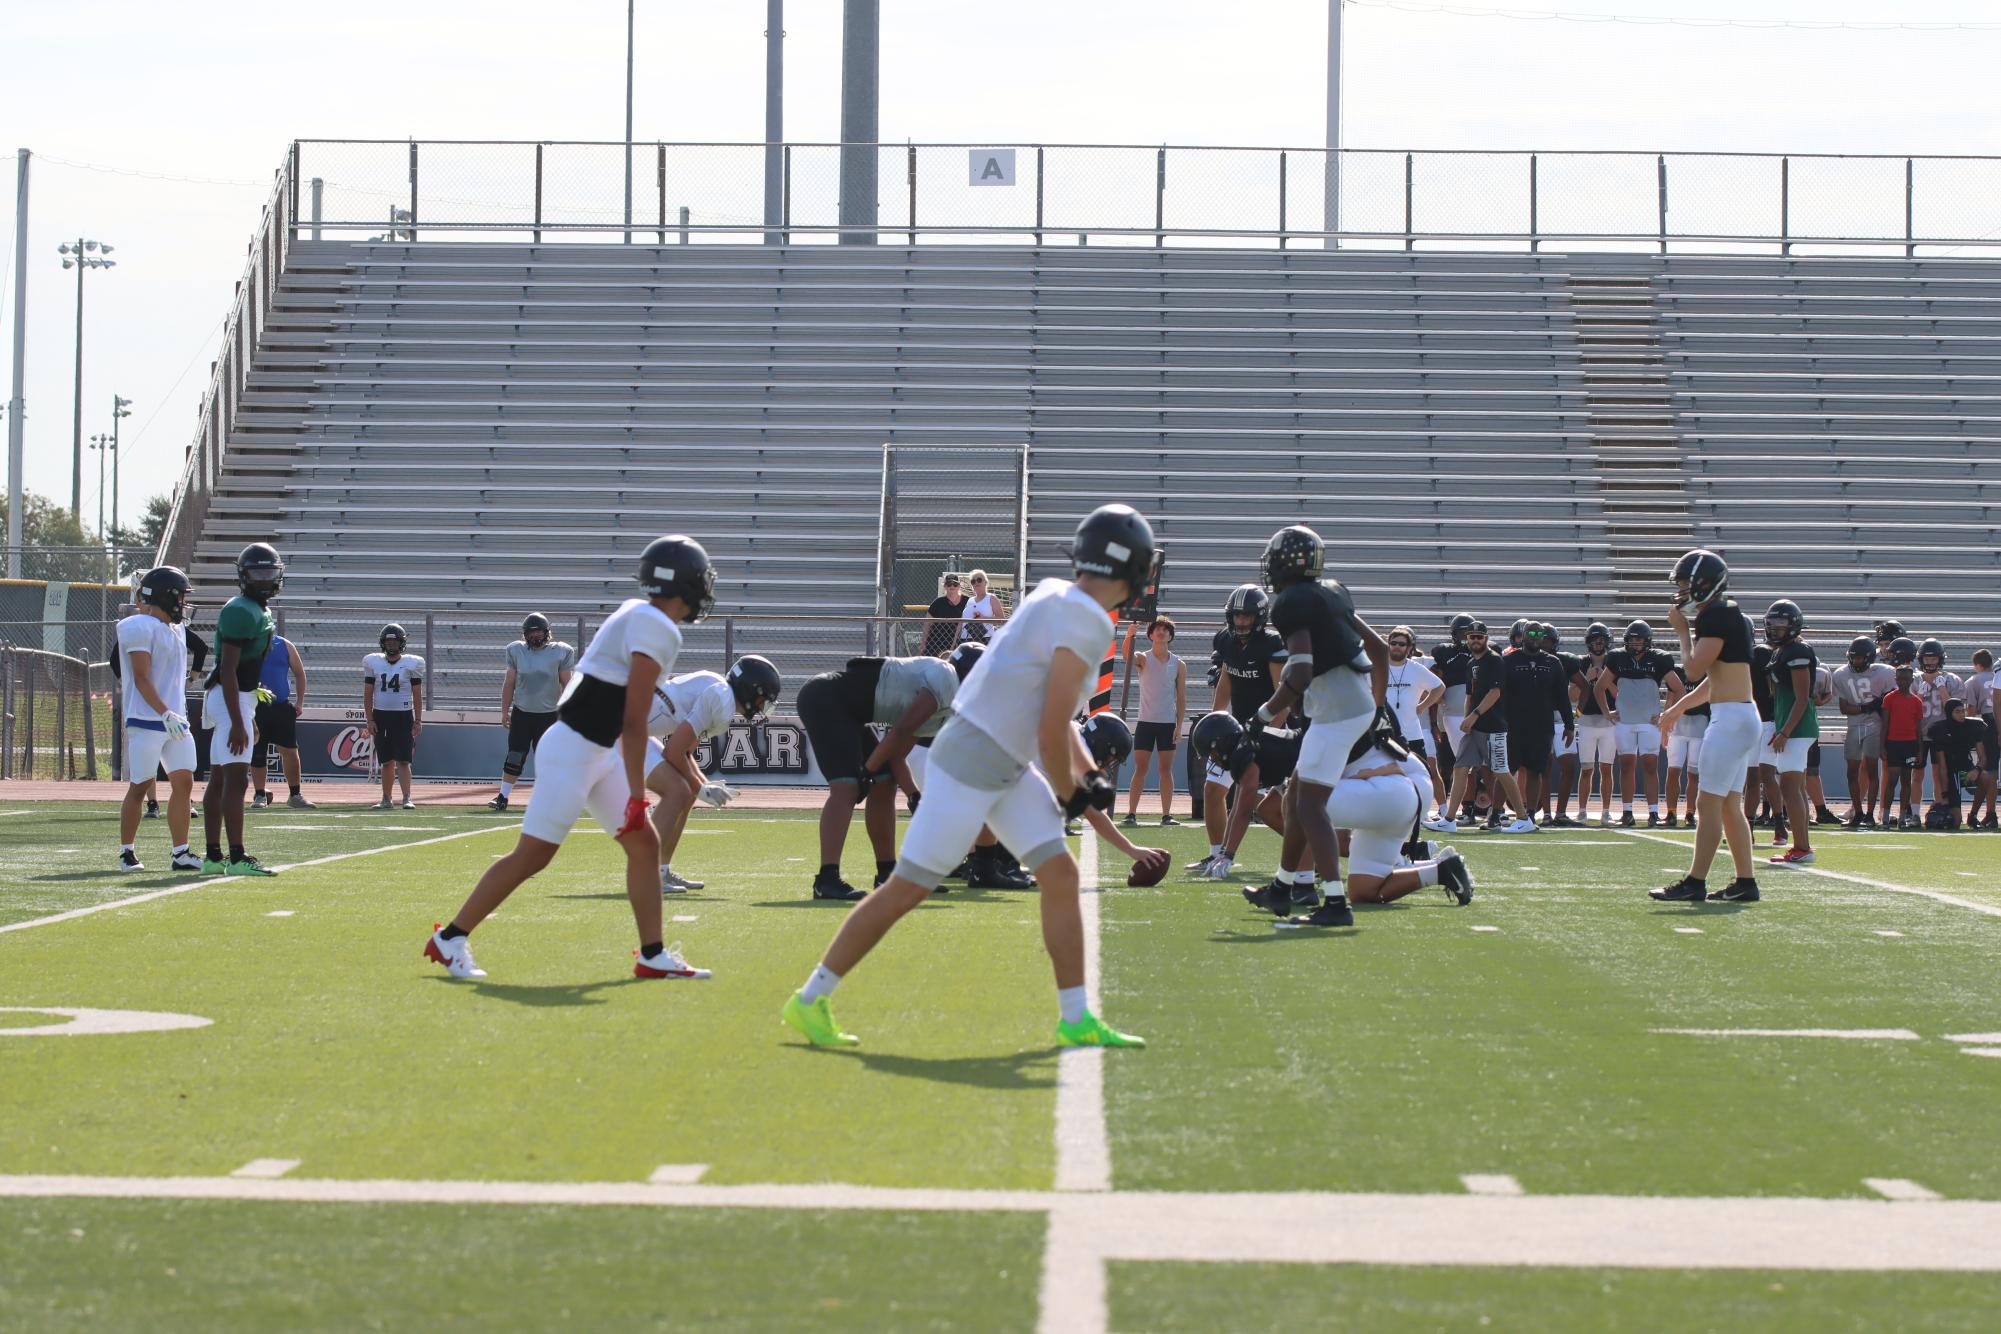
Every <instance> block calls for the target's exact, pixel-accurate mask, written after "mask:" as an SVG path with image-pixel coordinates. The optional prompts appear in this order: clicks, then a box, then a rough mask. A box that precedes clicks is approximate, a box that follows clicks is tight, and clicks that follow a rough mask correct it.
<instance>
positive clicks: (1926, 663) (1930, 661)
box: [1918, 639, 1945, 672]
mask: <svg viewBox="0 0 2001 1334" xmlns="http://www.w3.org/2000/svg"><path fill="white" fill-rule="evenodd" d="M1918 670H1919V671H1921V672H1941V671H1944V670H1945V644H1944V643H1943V642H1942V641H1940V640H1937V639H1927V640H1926V641H1925V642H1924V643H1922V644H1920V645H1918Z"/></svg>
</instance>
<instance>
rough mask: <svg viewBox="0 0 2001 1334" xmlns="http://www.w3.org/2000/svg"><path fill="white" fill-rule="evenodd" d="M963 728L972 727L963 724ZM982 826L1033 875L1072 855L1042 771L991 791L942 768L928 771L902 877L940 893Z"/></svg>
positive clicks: (900, 867)
mask: <svg viewBox="0 0 2001 1334" xmlns="http://www.w3.org/2000/svg"><path fill="white" fill-rule="evenodd" d="M959 725H961V726H971V724H969V723H965V722H963V720H961V721H960V722H959ZM948 726H950V724H948ZM982 825H985V826H988V827H990V828H991V829H992V830H993V831H994V837H996V838H998V839H999V840H1000V841H1001V842H1002V843H1004V844H1006V845H1007V846H1008V848H1010V849H1011V850H1013V851H1014V853H1015V855H1016V856H1017V857H1019V858H1020V859H1021V864H1022V865H1023V866H1026V867H1027V868H1028V869H1029V870H1030V871H1034V870H1036V869H1037V868H1038V867H1040V866H1043V865H1045V864H1046V863H1048V862H1049V861H1050V860H1052V859H1053V858H1055V857H1057V856H1059V855H1062V856H1067V855H1068V848H1067V847H1066V846H1065V844H1064V842H1063V810H1062V808H1061V807H1060V806H1058V805H1057V804H1056V793H1055V792H1054V791H1053V790H1052V789H1051V788H1050V786H1049V780H1048V779H1046V778H1044V777H1043V776H1042V771H1041V770H1040V769H1036V768H1033V767H1031V768H1027V769H1023V770H1022V771H1021V773H1020V774H1019V775H1017V776H1016V777H1015V778H1014V780H1013V781H1012V782H1010V783H1008V784H1007V785H1006V786H1005V787H1002V788H998V789H987V788H980V787H975V786H973V785H972V784H971V783H968V782H966V781H965V780H964V779H961V778H959V777H957V776H955V775H953V774H950V773H947V772H946V771H945V767H944V765H943V764H940V765H939V768H938V772H937V773H935V774H934V773H931V772H929V771H928V770H927V771H926V773H925V775H924V801H923V803H922V804H921V805H919V806H918V808H917V813H916V814H915V815H913V816H911V817H910V828H909V829H908V830H907V831H906V832H905V833H904V835H903V851H902V853H901V854H900V855H899V856H898V858H897V862H896V873H897V874H898V875H900V876H902V877H903V878H904V879H906V880H909V881H911V882H912V883H914V884H917V885H920V886H922V887H923V888H925V889H936V888H937V887H938V885H939V883H940V882H941V881H943V880H944V878H945V877H946V876H947V875H949V874H951V871H952V868H953V867H955V866H957V865H958V864H959V860H960V859H961V858H962V857H964V856H965V855H966V853H967V852H969V851H970V850H971V849H972V846H973V842H974V840H976V839H977V838H979V836H980V827H981V826H982Z"/></svg>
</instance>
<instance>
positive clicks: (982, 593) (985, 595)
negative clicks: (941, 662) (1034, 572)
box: [959, 570, 1007, 644]
mask: <svg viewBox="0 0 2001 1334" xmlns="http://www.w3.org/2000/svg"><path fill="white" fill-rule="evenodd" d="M966 577H967V579H968V580H970V581H971V583H972V585H973V595H972V596H971V597H969V598H967V599H966V610H965V613H964V620H965V624H964V625H963V626H962V627H960V630H959V638H960V639H963V640H968V641H970V642H972V643H975V644H985V643H988V642H990V641H991V640H992V639H993V637H994V630H995V629H996V628H998V627H999V626H1000V623H1001V622H1002V621H1005V620H1006V619H1007V608H1006V607H1004V606H1002V605H1001V600H1000V595H999V594H998V593H994V592H991V591H989V590H988V588H987V572H986V571H985V570H974V571H973V572H972V573H971V574H969V575H967V576H966Z"/></svg>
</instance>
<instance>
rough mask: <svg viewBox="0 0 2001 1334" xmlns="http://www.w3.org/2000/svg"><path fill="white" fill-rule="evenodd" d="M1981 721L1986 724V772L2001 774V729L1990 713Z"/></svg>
mask: <svg viewBox="0 0 2001 1334" xmlns="http://www.w3.org/2000/svg"><path fill="white" fill-rule="evenodd" d="M1981 721H1982V722H1984V723H1986V724H1987V772H1988V773H1990V774H2001V729H1997V728H1996V726H1995V723H1994V715H1993V714H1991V713H1990V714H1988V715H1987V716H1986V717H1985V718H1983V719H1981Z"/></svg>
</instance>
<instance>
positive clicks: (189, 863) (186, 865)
mask: <svg viewBox="0 0 2001 1334" xmlns="http://www.w3.org/2000/svg"><path fill="white" fill-rule="evenodd" d="M167 869H168V870H170V871H199V870H201V858H199V857H197V856H195V855H194V853H192V852H190V851H188V850H187V849H186V848H182V849H181V850H180V851H179V852H177V853H175V854H174V859H173V860H172V861H170V862H168V863H167Z"/></svg>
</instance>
